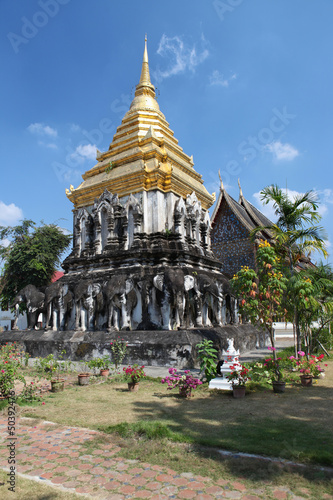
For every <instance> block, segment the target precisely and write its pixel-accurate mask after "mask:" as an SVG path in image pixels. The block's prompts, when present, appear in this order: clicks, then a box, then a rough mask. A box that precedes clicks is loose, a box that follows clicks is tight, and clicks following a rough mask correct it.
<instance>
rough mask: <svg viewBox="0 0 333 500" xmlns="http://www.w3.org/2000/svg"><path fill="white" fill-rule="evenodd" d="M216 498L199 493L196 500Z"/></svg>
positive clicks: (212, 499)
mask: <svg viewBox="0 0 333 500" xmlns="http://www.w3.org/2000/svg"><path fill="white" fill-rule="evenodd" d="M214 498H215V496H214V497H212V495H208V494H207V493H199V495H197V496H196V497H195V499H194V500H214Z"/></svg>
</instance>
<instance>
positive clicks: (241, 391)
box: [232, 385, 245, 398]
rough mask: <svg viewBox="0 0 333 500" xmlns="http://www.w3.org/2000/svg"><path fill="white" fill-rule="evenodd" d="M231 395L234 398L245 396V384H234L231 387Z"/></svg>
mask: <svg viewBox="0 0 333 500" xmlns="http://www.w3.org/2000/svg"><path fill="white" fill-rule="evenodd" d="M232 395H233V397H234V398H244V397H245V385H235V386H234V387H233V388H232Z"/></svg>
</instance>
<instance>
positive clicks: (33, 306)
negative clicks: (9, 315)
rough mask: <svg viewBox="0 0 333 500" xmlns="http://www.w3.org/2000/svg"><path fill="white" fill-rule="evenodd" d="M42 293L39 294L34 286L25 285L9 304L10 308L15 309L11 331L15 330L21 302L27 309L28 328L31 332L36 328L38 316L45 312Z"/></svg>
mask: <svg viewBox="0 0 333 500" xmlns="http://www.w3.org/2000/svg"><path fill="white" fill-rule="evenodd" d="M44 299H45V295H44V293H42V292H40V291H39V290H38V288H36V287H35V286H34V285H27V286H25V287H24V288H22V289H21V290H20V291H19V293H18V294H17V295H16V297H15V298H14V300H13V302H12V303H11V304H10V308H13V307H15V319H14V325H13V330H17V329H18V328H17V320H18V316H19V307H20V304H21V303H22V302H23V303H24V304H25V305H26V308H27V320H28V328H29V329H30V330H33V329H34V328H36V326H37V321H38V316H39V314H40V313H43V312H44V311H45V309H44Z"/></svg>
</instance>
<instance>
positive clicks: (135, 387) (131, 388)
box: [127, 382, 139, 392]
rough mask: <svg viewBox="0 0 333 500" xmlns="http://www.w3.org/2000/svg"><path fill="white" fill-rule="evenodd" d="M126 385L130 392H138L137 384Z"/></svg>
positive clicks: (129, 383)
mask: <svg viewBox="0 0 333 500" xmlns="http://www.w3.org/2000/svg"><path fill="white" fill-rule="evenodd" d="M127 385H128V390H129V391H130V392H137V391H138V390H139V382H128V384H127Z"/></svg>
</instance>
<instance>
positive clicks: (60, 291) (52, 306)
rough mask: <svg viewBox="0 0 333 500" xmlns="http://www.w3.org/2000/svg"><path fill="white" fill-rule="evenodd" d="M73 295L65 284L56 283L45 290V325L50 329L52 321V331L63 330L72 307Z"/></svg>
mask: <svg viewBox="0 0 333 500" xmlns="http://www.w3.org/2000/svg"><path fill="white" fill-rule="evenodd" d="M73 298H74V296H73V293H72V292H71V291H70V290H69V286H68V284H67V283H62V282H61V281H56V282H55V283H51V285H50V286H48V287H47V288H46V290H45V308H46V324H45V329H46V330H47V329H49V328H50V322H51V320H52V329H53V330H65V329H66V321H67V319H68V316H69V315H70V312H71V309H72V307H73Z"/></svg>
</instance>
